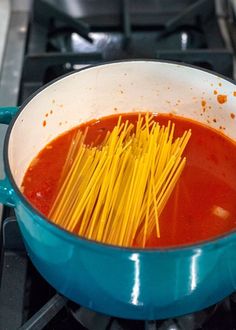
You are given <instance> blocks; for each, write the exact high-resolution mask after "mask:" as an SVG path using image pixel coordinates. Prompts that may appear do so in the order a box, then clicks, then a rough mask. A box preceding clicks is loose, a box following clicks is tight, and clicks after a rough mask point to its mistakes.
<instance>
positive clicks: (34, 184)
mask: <svg viewBox="0 0 236 330" xmlns="http://www.w3.org/2000/svg"><path fill="white" fill-rule="evenodd" d="M122 118H123V120H126V119H129V121H130V122H133V123H135V122H136V121H137V118H138V115H137V114H128V115H123V116H122ZM117 119H118V116H110V117H106V118H103V119H101V120H99V121H92V122H89V123H86V124H84V125H82V126H79V129H81V130H84V129H85V128H86V127H88V135H87V138H86V141H85V142H86V143H88V144H90V143H92V142H94V141H96V143H97V144H99V143H100V142H101V141H102V140H103V138H104V136H105V134H106V132H107V131H108V130H111V129H112V128H113V127H114V126H115V125H116V123H117ZM155 120H157V121H158V122H160V123H161V124H167V122H168V120H171V121H172V122H175V124H176V128H175V137H178V136H180V135H181V134H182V133H183V132H184V131H185V130H187V129H190V128H191V130H192V136H191V138H190V141H189V143H188V145H187V147H186V149H185V152H184V155H185V156H186V158H187V164H186V166H185V168H184V170H183V173H182V174H181V177H180V179H179V181H178V183H177V185H176V187H175V189H174V191H173V193H172V195H171V197H170V199H169V201H168V202H167V204H166V207H165V209H164V211H163V212H162V214H161V216H160V219H159V224H160V234H161V236H160V238H157V237H156V235H155V233H153V235H151V237H150V238H149V239H148V242H147V246H148V247H171V246H179V245H183V244H192V243H196V242H200V241H204V240H207V239H210V238H214V237H216V236H218V235H221V234H223V233H226V232H228V231H230V230H232V229H233V228H235V227H236V143H235V142H234V141H232V140H230V139H228V138H226V137H225V136H224V135H223V134H221V133H219V132H218V131H216V130H214V129H210V128H208V127H207V126H205V125H202V124H200V123H197V122H195V121H191V120H188V119H184V118H182V117H177V116H173V115H157V116H155ZM77 129H78V128H74V129H72V130H70V131H69V132H66V133H64V134H63V135H60V136H59V137H57V138H56V139H55V140H53V141H52V142H51V143H49V144H48V145H47V146H46V147H45V148H44V149H43V150H42V151H41V152H40V153H39V154H38V155H37V157H36V158H35V159H34V160H33V162H32V163H31V164H30V166H29V168H28V170H27V172H26V174H25V176H24V179H23V183H22V191H23V193H24V195H25V197H26V198H27V199H28V200H29V202H30V203H32V204H33V206H34V207H35V208H37V209H38V210H39V211H40V212H41V213H43V214H44V215H46V216H47V215H48V213H49V210H50V207H51V206H52V203H53V200H54V198H55V195H56V192H57V189H58V181H59V178H60V173H61V170H62V166H63V163H64V161H65V159H66V154H67V151H68V149H69V145H70V142H71V139H72V137H73V135H74V134H75V132H76V130H77ZM134 246H137V244H136V243H135V242H134Z"/></svg>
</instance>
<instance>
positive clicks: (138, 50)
mask: <svg viewBox="0 0 236 330" xmlns="http://www.w3.org/2000/svg"><path fill="white" fill-rule="evenodd" d="M4 1H7V0H4ZM230 3H231V2H230V1H229V3H228V2H227V1H225V2H223V1H209V0H198V1H193V0H177V1H171V0H159V1H158V0H155V1H154V0H146V1H145V3H144V2H143V1H141V0H140V1H139V0H136V1H132V0H120V1H108V0H101V1H96V0H90V1H87V0H70V1H65V0H60V1H55V0H37V1H27V0H25V1H22V3H21V5H22V7H21V6H20V5H19V2H17V1H16V2H14V1H13V2H12V8H11V12H10V14H9V15H10V19H9V31H8V34H6V42H5V52H4V54H5V56H4V57H3V61H2V70H1V74H0V101H1V105H16V104H21V103H22V102H23V101H24V100H25V99H26V98H27V97H28V96H30V95H31V94H32V93H33V92H34V91H36V90H37V89H38V88H39V87H41V86H42V85H44V84H45V83H47V82H49V81H51V80H53V79H55V78H57V77H58V76H60V75H62V74H65V73H68V72H71V71H73V70H77V69H79V68H81V67H84V66H87V65H93V64H97V63H102V62H107V61H112V60H122V59H134V58H143V59H145V58H146V59H150V58H151V59H167V60H171V61H182V62H186V63H190V64H193V65H197V66H200V67H204V68H207V69H210V70H213V71H216V72H218V73H221V74H224V75H225V76H227V77H230V78H233V77H234V65H233V64H234V48H233V47H234V45H235V44H236V43H235V40H234V39H233V38H232V35H233V32H232V31H234V20H233V19H232V16H231V15H229V14H228V11H227V10H228V7H229V6H230ZM225 4H227V6H225ZM0 15H1V12H0ZM228 31H229V32H230V33H229V32H228ZM0 60H1V59H0ZM0 64H1V63H0ZM0 126H1V125H0ZM4 133H5V128H3V127H2V126H1V127H0V136H1V137H2V139H3V136H4ZM0 147H1V148H2V146H0ZM1 150H2V149H1ZM1 153H2V151H1ZM1 163H2V162H1ZM1 166H2V165H1ZM0 172H1V173H2V170H1V167H0ZM0 237H1V238H0V251H1V254H0V275H1V277H0V283H1V290H0V329H2V330H14V329H22V330H23V329H24V330H26V329H27V330H29V329H38V330H39V329H50V330H51V329H53V330H60V329H71V330H73V329H91V330H96V329H99V330H123V329H124V330H125V329H127V330H131V329H136V330H139V329H140V330H141V329H145V330H157V329H158V330H180V329H181V330H182V329H183V330H185V329H188V330H197V329H206V330H208V329H214V330H218V329H228V330H230V329H232V330H233V329H236V316H235V315H236V313H235V312H236V294H235V293H234V294H232V295H231V296H229V297H226V298H225V299H224V300H223V301H221V302H219V303H218V304H216V305H214V306H211V307H209V308H207V309H205V310H202V311H198V312H196V313H193V314H190V315H185V316H181V317H178V318H171V319H167V320H153V321H135V320H125V319H120V318H115V317H111V316H108V315H102V314H99V313H96V312H95V311H92V310H88V309H86V308H84V307H83V306H79V305H76V304H75V303H73V302H71V301H69V300H68V299H66V298H65V297H63V296H61V295H60V294H59V293H57V292H56V291H55V290H54V289H53V288H52V287H51V286H50V285H49V284H48V283H47V282H46V281H45V280H44V279H43V278H42V277H41V275H40V274H39V273H38V272H37V270H36V269H35V268H34V266H33V265H32V263H31V261H30V260H29V258H28V256H27V254H26V251H25V248H24V244H23V241H22V237H21V234H20V231H19V228H18V225H17V221H16V219H15V215H14V210H12V209H9V208H4V209H3V212H2V221H1V229H0Z"/></svg>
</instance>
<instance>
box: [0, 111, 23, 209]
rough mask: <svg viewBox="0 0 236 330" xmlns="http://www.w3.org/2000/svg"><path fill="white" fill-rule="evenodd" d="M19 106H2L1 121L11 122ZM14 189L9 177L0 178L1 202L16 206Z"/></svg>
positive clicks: (4, 122)
mask: <svg viewBox="0 0 236 330" xmlns="http://www.w3.org/2000/svg"><path fill="white" fill-rule="evenodd" d="M18 110H19V108H18V107H0V123H1V124H9V123H10V121H11V120H12V118H13V117H14V116H15V114H16V113H17V111H18ZM14 195H15V193H14V190H13V188H12V187H11V185H10V182H9V180H8V179H7V178H4V179H2V180H0V203H2V204H5V205H7V206H10V207H14V206H15V198H14Z"/></svg>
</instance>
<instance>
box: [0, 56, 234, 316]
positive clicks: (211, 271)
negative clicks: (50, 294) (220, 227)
mask: <svg viewBox="0 0 236 330" xmlns="http://www.w3.org/2000/svg"><path fill="white" fill-rule="evenodd" d="M214 90H217V93H218V94H217V95H215V94H214ZM235 91H236V86H235V83H234V82H233V81H230V80H227V79H225V78H223V77H221V76H217V75H215V74H213V73H211V72H209V71H205V70H200V69H197V68H195V67H191V66H187V65H180V64H176V63H170V62H161V61H146V60H145V61H144V60H138V61H123V62H113V63H107V64H103V65H98V66H94V67H88V68H85V69H82V70H80V71H77V72H74V73H71V74H69V75H66V76H63V77H61V78H59V79H57V80H55V81H53V82H52V83H50V84H48V85H46V86H44V87H43V88H41V89H40V90H39V91H38V92H36V93H35V94H34V95H33V96H32V97H30V98H29V99H28V100H27V101H26V102H25V103H24V104H23V105H22V106H21V107H20V109H19V111H16V110H17V109H16V108H2V109H1V112H0V119H1V121H2V122H5V123H7V122H9V120H10V118H11V117H13V119H12V120H11V122H10V125H9V128H8V132H7V135H6V141H5V147H4V166H5V174H6V177H5V179H4V180H3V181H1V187H0V200H1V201H2V202H3V203H4V204H6V205H10V206H13V207H14V208H15V213H16V216H17V220H18V223H19V226H20V230H21V233H22V236H23V239H24V243H25V246H26V249H27V252H28V254H29V257H30V258H31V260H32V262H33V264H34V265H35V267H36V268H37V269H38V271H39V272H40V273H41V274H42V276H43V277H44V278H45V279H46V280H47V281H48V282H49V283H50V284H51V285H52V286H53V287H54V288H56V290H58V292H60V293H61V294H62V295H65V296H66V297H68V298H69V299H71V300H72V301H75V302H77V303H79V304H81V305H83V306H85V307H88V308H91V309H93V310H95V311H98V312H102V313H106V314H110V315H114V316H118V317H123V318H131V319H146V320H151V319H162V318H167V317H174V316H178V315H182V314H186V313H190V312H193V311H197V310H201V309H203V308H205V307H207V306H210V305H212V304H214V303H216V302H218V301H219V300H221V299H223V298H224V297H225V296H227V295H229V294H230V293H232V292H233V291H234V290H235V287H236V233H235V231H232V232H229V233H227V234H224V235H223V236H221V237H217V238H215V239H214V240H209V241H206V242H200V243H199V244H196V245H191V246H190V245H188V246H183V247H178V248H165V249H150V250H142V249H131V248H119V247H115V246H109V245H105V244H100V243H96V242H94V241H90V240H87V239H83V238H81V237H78V236H75V235H73V234H71V233H69V232H67V231H65V230H63V229H61V228H59V227H58V226H56V225H54V224H52V223H51V222H50V221H49V220H48V219H47V218H45V217H44V216H43V215H42V214H40V213H39V212H38V211H37V210H36V209H35V208H34V207H32V206H31V205H30V204H29V203H28V202H27V200H26V199H25V198H24V196H23V195H22V193H21V190H20V185H21V182H22V179H23V176H24V173H25V171H26V169H27V167H28V165H29V163H30V162H31V160H32V159H33V158H34V157H35V156H36V155H37V153H38V152H39V151H40V150H41V149H42V148H43V147H44V146H45V144H46V143H48V142H49V141H50V140H52V139H53V138H54V137H56V136H57V135H59V134H60V133H62V132H63V131H66V130H68V129H70V128H72V127H74V126H75V125H78V124H80V123H83V122H86V121H88V120H90V119H95V118H99V117H102V116H106V115H111V114H115V113H124V112H132V111H147V110H148V111H153V112H155V113H174V114H178V115H181V116H184V117H187V118H192V119H195V120H198V121H201V122H203V123H206V124H207V125H209V126H212V127H215V128H217V129H219V127H220V126H221V127H223V129H224V133H225V134H226V135H228V136H230V137H231V138H233V139H235V138H236V120H235V119H234V115H235V118H236V97H235V96H234V94H235V93H234V92H235ZM219 94H222V95H223V97H222V98H221V99H223V101H224V103H219V101H221V99H220V98H219V97H218V95H219ZM203 100H205V102H206V106H204V109H203V108H202V101H203ZM193 203H194V201H193Z"/></svg>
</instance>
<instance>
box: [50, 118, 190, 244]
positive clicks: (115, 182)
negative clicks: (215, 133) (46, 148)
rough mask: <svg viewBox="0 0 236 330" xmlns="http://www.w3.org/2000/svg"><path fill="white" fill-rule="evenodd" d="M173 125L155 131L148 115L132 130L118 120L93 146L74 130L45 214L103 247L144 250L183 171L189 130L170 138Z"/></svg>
mask: <svg viewBox="0 0 236 330" xmlns="http://www.w3.org/2000/svg"><path fill="white" fill-rule="evenodd" d="M174 130H175V125H174V124H171V122H170V121H169V122H168V125H167V126H160V125H159V124H158V123H157V122H155V121H154V120H153V117H152V116H151V115H149V114H146V116H145V117H144V116H139V118H138V121H137V124H136V127H135V126H134V125H133V124H131V123H129V121H126V122H125V123H122V121H121V117H120V118H119V120H118V123H117V125H116V126H115V127H114V129H113V130H112V131H111V132H108V134H107V135H106V137H105V139H104V141H103V142H102V143H101V144H100V145H99V146H89V145H86V144H85V143H84V141H85V137H86V131H85V132H84V133H81V132H80V131H78V133H77V134H76V136H75V138H74V139H73V143H72V144H71V147H70V150H69V152H68V155H67V159H66V162H65V165H64V168H63V171H62V176H61V182H60V185H59V186H60V188H59V191H58V194H57V196H56V198H55V201H54V203H53V206H52V209H51V211H50V214H49V218H51V219H52V220H53V221H54V222H55V223H56V224H58V225H60V226H62V227H63V228H65V229H67V230H69V231H71V232H74V233H76V234H78V235H81V236H84V237H87V238H89V239H94V240H97V241H100V242H104V243H110V244H114V245H119V246H132V243H133V241H134V239H136V240H137V241H138V242H140V244H141V245H142V246H143V247H145V244H146V241H147V238H148V237H149V235H150V234H151V232H152V231H153V230H154V229H155V228H156V234H157V236H158V237H159V236H160V228H159V221H158V219H159V216H160V214H161V212H162V210H163V209H164V207H165V204H166V202H167V200H168V198H169V196H170V194H171V192H172V191H173V189H174V187H175V184H176V182H177V180H178V178H179V176H180V174H181V172H182V170H183V168H184V166H185V163H186V159H185V157H182V154H183V151H184V149H185V146H186V145H187V143H188V140H189V138H190V136H191V131H190V130H189V131H185V132H184V134H183V135H182V136H181V137H179V138H177V139H175V140H174V138H173V136H174Z"/></svg>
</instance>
